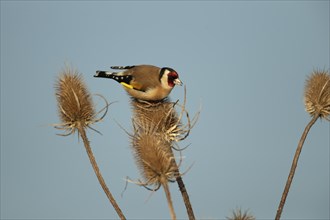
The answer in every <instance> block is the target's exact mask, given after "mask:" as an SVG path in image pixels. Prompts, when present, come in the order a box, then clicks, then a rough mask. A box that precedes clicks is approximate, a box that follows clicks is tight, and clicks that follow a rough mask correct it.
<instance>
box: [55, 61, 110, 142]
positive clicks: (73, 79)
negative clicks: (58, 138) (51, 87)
mask: <svg viewBox="0 0 330 220" xmlns="http://www.w3.org/2000/svg"><path fill="white" fill-rule="evenodd" d="M55 90H56V100H57V106H58V112H59V117H60V119H61V122H62V123H60V124H54V126H55V128H58V129H62V130H66V131H67V133H66V134H63V136H67V135H70V134H72V133H74V132H75V131H76V130H79V128H82V129H85V128H86V127H89V128H91V127H90V125H91V124H93V123H96V122H98V121H100V120H102V119H103V117H104V116H105V115H106V113H107V110H108V106H109V104H108V102H107V101H106V99H105V98H103V96H100V95H99V96H100V97H101V98H102V99H103V100H104V101H105V102H106V106H105V107H104V108H103V109H101V111H99V112H97V113H96V112H95V107H94V104H93V101H92V97H91V94H90V93H89V91H88V89H87V87H86V85H85V83H84V81H83V79H82V76H81V75H80V74H79V73H78V71H77V70H74V69H72V68H69V67H66V68H65V69H64V70H63V71H62V72H61V74H60V76H59V78H58V80H57V82H56V84H55ZM102 111H105V112H104V114H103V116H102V117H101V118H98V119H97V118H96V117H97V115H98V114H99V113H101V112H102ZM91 129H93V128H91ZM93 130H95V129H93Z"/></svg>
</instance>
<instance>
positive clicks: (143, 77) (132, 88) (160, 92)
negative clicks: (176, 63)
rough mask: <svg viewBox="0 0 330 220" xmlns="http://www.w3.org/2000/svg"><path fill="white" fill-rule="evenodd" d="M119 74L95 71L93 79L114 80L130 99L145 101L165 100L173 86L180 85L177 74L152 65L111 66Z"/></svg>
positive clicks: (171, 70) (168, 69)
mask: <svg viewBox="0 0 330 220" xmlns="http://www.w3.org/2000/svg"><path fill="white" fill-rule="evenodd" d="M111 69H114V70H122V71H120V72H111V71H100V70H98V71H96V74H95V75H94V77H102V78H110V79H114V80H116V81H117V82H119V83H120V84H122V85H123V86H124V88H125V90H126V91H127V92H128V94H130V95H131V96H132V97H134V98H136V99H140V100H145V101H159V100H162V99H164V98H166V97H167V96H168V95H169V94H170V92H171V91H172V89H173V88H174V86H175V85H180V86H181V85H182V82H181V80H180V79H179V75H178V73H177V72H176V71H175V70H174V69H172V68H169V67H163V68H159V67H156V66H152V65H137V66H112V67H111Z"/></svg>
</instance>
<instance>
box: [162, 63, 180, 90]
mask: <svg viewBox="0 0 330 220" xmlns="http://www.w3.org/2000/svg"><path fill="white" fill-rule="evenodd" d="M159 79H160V81H161V83H162V85H163V86H164V87H166V88H170V89H172V88H173V87H174V86H175V85H180V86H182V84H183V83H182V81H181V80H180V79H179V74H178V73H177V72H176V71H175V70H174V69H172V68H169V67H163V68H161V70H160V74H159Z"/></svg>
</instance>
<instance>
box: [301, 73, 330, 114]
mask: <svg viewBox="0 0 330 220" xmlns="http://www.w3.org/2000/svg"><path fill="white" fill-rule="evenodd" d="M304 101H305V108H306V111H307V112H308V113H309V114H310V115H312V116H314V115H315V114H318V115H319V116H320V117H321V118H325V119H328V120H329V118H328V117H329V114H330V74H329V72H327V71H314V72H313V73H312V74H311V76H310V77H308V79H307V80H306V85H305V95H304Z"/></svg>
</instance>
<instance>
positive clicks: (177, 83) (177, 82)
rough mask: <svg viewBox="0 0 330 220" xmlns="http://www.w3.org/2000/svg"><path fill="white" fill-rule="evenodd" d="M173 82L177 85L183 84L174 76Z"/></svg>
mask: <svg viewBox="0 0 330 220" xmlns="http://www.w3.org/2000/svg"><path fill="white" fill-rule="evenodd" d="M173 82H174V84H175V85H179V86H182V85H183V83H182V81H181V80H180V79H179V78H176V79H175V80H174V81H173Z"/></svg>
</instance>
